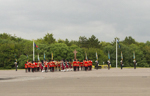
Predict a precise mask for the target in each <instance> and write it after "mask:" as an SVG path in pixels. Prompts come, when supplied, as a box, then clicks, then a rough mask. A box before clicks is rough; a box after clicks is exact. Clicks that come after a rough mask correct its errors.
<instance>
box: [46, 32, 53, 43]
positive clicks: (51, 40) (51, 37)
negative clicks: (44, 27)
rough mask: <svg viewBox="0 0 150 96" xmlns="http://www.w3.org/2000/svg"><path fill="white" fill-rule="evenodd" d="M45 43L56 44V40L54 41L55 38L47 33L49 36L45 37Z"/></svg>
mask: <svg viewBox="0 0 150 96" xmlns="http://www.w3.org/2000/svg"><path fill="white" fill-rule="evenodd" d="M44 41H45V42H46V43H47V44H52V43H55V39H54V37H53V34H49V33H47V34H46V35H45V36H44Z"/></svg>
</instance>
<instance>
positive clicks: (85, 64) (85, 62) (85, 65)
mask: <svg viewBox="0 0 150 96" xmlns="http://www.w3.org/2000/svg"><path fill="white" fill-rule="evenodd" d="M84 67H85V71H87V70H88V62H87V60H85V61H84Z"/></svg>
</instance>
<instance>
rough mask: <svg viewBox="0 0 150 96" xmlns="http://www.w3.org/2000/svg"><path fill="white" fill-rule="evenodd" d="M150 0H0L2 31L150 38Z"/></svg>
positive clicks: (61, 36)
mask: <svg viewBox="0 0 150 96" xmlns="http://www.w3.org/2000/svg"><path fill="white" fill-rule="evenodd" d="M149 31H150V0H0V33H4V32H5V33H9V34H11V35H15V36H17V37H21V38H24V39H29V40H32V39H35V40H36V39H38V38H43V37H44V36H45V35H46V34H47V33H50V34H51V33H52V34H53V35H54V38H55V39H56V40H58V39H63V40H65V39H66V38H67V39H68V40H79V37H80V36H85V37H87V38H90V37H91V36H92V35H95V36H96V38H98V39H99V41H106V42H111V41H113V40H114V38H115V37H118V38H120V40H124V39H125V37H126V36H132V37H133V38H134V39H135V40H136V41H138V42H146V41H149V39H150V38H149V37H150V32H149Z"/></svg>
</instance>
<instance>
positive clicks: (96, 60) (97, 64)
mask: <svg viewBox="0 0 150 96" xmlns="http://www.w3.org/2000/svg"><path fill="white" fill-rule="evenodd" d="M95 62H96V66H95V68H96V69H97V70H98V60H96V61H95Z"/></svg>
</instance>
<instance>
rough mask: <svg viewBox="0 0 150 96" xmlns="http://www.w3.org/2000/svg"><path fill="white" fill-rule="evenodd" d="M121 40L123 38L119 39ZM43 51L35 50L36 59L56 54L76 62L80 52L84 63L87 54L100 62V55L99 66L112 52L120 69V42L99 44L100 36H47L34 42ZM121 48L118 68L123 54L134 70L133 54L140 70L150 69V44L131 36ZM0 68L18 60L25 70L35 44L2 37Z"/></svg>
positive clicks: (48, 57) (7, 67)
mask: <svg viewBox="0 0 150 96" xmlns="http://www.w3.org/2000/svg"><path fill="white" fill-rule="evenodd" d="M118 40H119V38H118ZM34 42H35V43H36V45H37V46H38V47H39V48H40V50H39V49H37V48H36V47H35V60H36V61H37V60H38V54H39V57H40V60H44V53H45V59H46V60H51V57H52V55H51V54H52V53H53V58H54V60H62V59H65V60H73V59H74V53H73V51H74V50H75V49H76V50H77V52H78V53H77V59H79V60H80V61H82V60H84V59H85V57H86V56H85V53H86V54H87V57H88V59H91V60H92V61H93V65H94V64H95V60H96V52H97V55H98V61H99V64H103V62H104V63H105V64H106V63H107V60H108V52H109V53H110V61H111V65H112V67H115V66H116V41H115V39H114V40H113V41H112V42H104V41H99V40H98V38H96V36H94V35H92V36H91V37H90V38H87V37H85V36H80V37H79V40H71V41H69V40H68V39H65V40H62V39H59V40H56V39H55V38H54V37H53V34H50V33H47V34H46V35H45V36H44V37H43V38H40V39H37V40H35V41H34ZM119 44H120V48H119V46H117V47H118V66H120V60H121V52H122V53H123V62H124V66H125V67H133V52H135V58H136V61H137V66H138V67H149V66H150V57H149V55H150V42H149V41H147V42H146V43H143V42H137V41H136V40H135V39H133V38H132V37H131V36H129V37H125V39H124V40H122V41H119ZM0 51H1V52H0V69H11V68H14V62H15V59H17V62H18V65H19V68H24V64H25V63H26V61H27V60H30V61H32V59H33V41H31V40H26V39H22V38H20V37H16V36H15V35H14V36H12V35H10V34H7V33H1V34H0Z"/></svg>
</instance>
